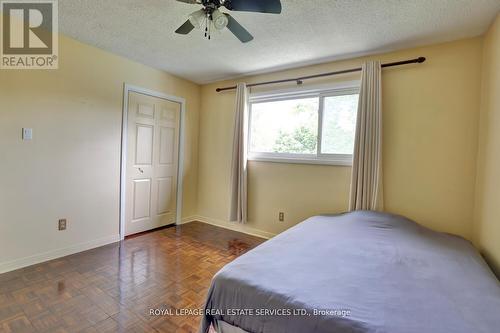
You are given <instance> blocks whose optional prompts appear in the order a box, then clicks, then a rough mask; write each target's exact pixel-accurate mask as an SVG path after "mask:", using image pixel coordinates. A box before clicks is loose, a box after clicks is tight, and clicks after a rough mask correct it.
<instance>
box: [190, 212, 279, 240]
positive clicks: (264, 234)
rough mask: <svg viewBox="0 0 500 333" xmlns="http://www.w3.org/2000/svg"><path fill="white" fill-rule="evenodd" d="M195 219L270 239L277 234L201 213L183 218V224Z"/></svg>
mask: <svg viewBox="0 0 500 333" xmlns="http://www.w3.org/2000/svg"><path fill="white" fill-rule="evenodd" d="M194 221H198V222H202V223H206V224H210V225H213V226H216V227H221V228H224V229H229V230H233V231H238V232H241V233H244V234H247V235H251V236H256V237H260V238H265V239H270V238H273V237H274V236H276V234H273V233H270V232H267V231H264V230H260V229H255V228H252V227H249V226H248V225H245V224H240V223H235V222H229V221H224V220H219V219H214V218H211V217H206V216H201V215H192V216H189V217H186V218H183V219H182V222H181V224H185V223H189V222H194Z"/></svg>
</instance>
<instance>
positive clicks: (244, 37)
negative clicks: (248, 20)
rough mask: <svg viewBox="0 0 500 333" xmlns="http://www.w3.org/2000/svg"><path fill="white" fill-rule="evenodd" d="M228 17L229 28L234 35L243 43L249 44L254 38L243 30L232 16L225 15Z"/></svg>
mask: <svg viewBox="0 0 500 333" xmlns="http://www.w3.org/2000/svg"><path fill="white" fill-rule="evenodd" d="M224 15H226V16H227V19H228V22H227V28H228V29H229V31H231V32H232V33H233V35H235V36H236V38H238V39H239V40H240V41H241V42H242V43H247V42H249V41H251V40H252V39H253V36H252V35H251V34H250V33H249V32H248V31H247V29H245V28H243V26H242V25H241V24H239V23H238V22H237V21H236V20H235V19H234V18H233V17H232V16H231V15H229V14H224Z"/></svg>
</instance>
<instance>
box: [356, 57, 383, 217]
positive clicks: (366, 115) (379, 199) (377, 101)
mask: <svg viewBox="0 0 500 333" xmlns="http://www.w3.org/2000/svg"><path fill="white" fill-rule="evenodd" d="M381 77H382V68H381V66H380V62H379V61H369V62H366V63H364V64H363V67H362V71H361V90H360V93H359V104H358V117H357V122H356V136H355V140H354V156H353V164H352V176H351V195H350V201H349V210H351V211H353V210H383V209H384V203H383V188H382V82H381V81H382V80H381Z"/></svg>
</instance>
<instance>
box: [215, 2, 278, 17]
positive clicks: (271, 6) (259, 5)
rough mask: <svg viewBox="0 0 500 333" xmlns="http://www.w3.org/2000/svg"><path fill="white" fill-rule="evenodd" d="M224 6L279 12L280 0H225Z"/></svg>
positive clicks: (252, 10) (230, 8)
mask: <svg viewBox="0 0 500 333" xmlns="http://www.w3.org/2000/svg"><path fill="white" fill-rule="evenodd" d="M224 7H226V8H227V9H229V10H236V11H242V12H257V13H270V14H280V13H281V1H280V0H226V1H225V2H224Z"/></svg>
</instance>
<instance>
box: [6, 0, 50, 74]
mask: <svg viewBox="0 0 500 333" xmlns="http://www.w3.org/2000/svg"><path fill="white" fill-rule="evenodd" d="M0 4H1V5H0V8H1V13H2V18H3V20H2V33H1V36H2V42H1V44H2V45H1V63H0V68H1V69H57V68H58V25H57V24H58V22H57V19H58V16H57V15H58V13H57V0H40V1H26V0H17V1H16V0H11V1H1V2H0Z"/></svg>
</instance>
